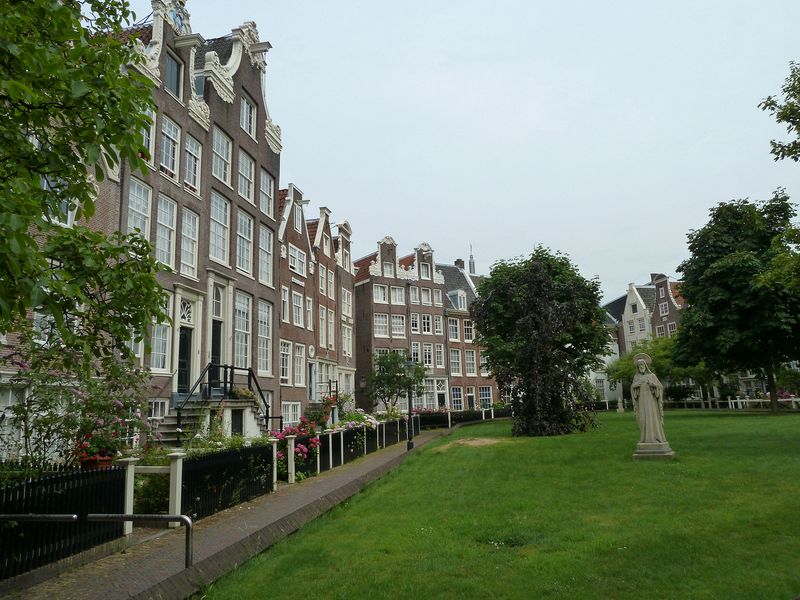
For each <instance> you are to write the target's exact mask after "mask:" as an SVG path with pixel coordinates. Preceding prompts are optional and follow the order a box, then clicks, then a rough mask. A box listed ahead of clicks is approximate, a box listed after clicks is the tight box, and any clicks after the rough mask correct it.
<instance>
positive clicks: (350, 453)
mask: <svg viewBox="0 0 800 600" xmlns="http://www.w3.org/2000/svg"><path fill="white" fill-rule="evenodd" d="M342 435H343V436H344V462H346V463H349V462H350V461H351V460H354V459H356V458H358V457H359V456H364V430H363V429H362V428H360V427H359V428H358V429H345V430H344V431H343V432H342Z"/></svg>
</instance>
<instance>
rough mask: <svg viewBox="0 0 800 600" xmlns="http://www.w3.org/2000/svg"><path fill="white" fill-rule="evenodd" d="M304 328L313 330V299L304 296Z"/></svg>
mask: <svg viewBox="0 0 800 600" xmlns="http://www.w3.org/2000/svg"><path fill="white" fill-rule="evenodd" d="M306 328H307V329H308V330H309V331H314V299H313V298H312V297H311V296H306Z"/></svg>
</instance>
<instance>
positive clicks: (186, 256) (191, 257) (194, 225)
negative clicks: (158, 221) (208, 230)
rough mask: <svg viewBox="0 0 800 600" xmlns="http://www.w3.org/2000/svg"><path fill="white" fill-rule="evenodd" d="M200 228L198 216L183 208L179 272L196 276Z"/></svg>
mask: <svg viewBox="0 0 800 600" xmlns="http://www.w3.org/2000/svg"><path fill="white" fill-rule="evenodd" d="M199 230H200V217H199V216H198V215H197V214H196V213H194V212H192V211H191V210H189V209H188V208H184V209H183V219H182V221H181V273H183V274H184V275H188V276H189V277H197V238H198V234H199Z"/></svg>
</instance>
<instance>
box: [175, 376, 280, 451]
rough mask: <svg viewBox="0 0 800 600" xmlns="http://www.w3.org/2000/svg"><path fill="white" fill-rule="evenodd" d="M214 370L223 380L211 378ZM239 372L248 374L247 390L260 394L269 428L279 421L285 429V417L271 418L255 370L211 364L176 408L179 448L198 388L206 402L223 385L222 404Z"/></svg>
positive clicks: (220, 399)
mask: <svg viewBox="0 0 800 600" xmlns="http://www.w3.org/2000/svg"><path fill="white" fill-rule="evenodd" d="M212 369H213V370H215V372H217V373H219V370H221V371H222V379H214V380H212V379H211V378H210V374H211V372H212ZM237 372H240V373H246V374H247V388H248V389H249V390H251V391H253V392H254V393H257V394H258V398H259V399H260V400H261V406H262V407H263V411H264V422H265V424H266V425H267V427H268V428H269V423H270V421H278V429H279V430H282V429H283V416H280V417H273V416H270V407H269V403H268V402H267V398H266V396H265V395H264V390H262V389H261V384H260V383H259V381H258V377H256V374H255V373H254V372H253V369H252V368H250V367H234V366H233V365H222V364H218V363H213V362H210V363H208V364H207V365H206V366H205V367H204V368H203V370H202V372H201V373H200V376H199V377H198V378H197V381H195V382H194V385H193V386H192V387H191V389H190V390H189V393H188V394H186V396H185V397H184V399H183V402H181V403H180V405H179V406H177V407H176V408H175V413H176V421H177V424H176V428H177V444H178V446H180V445H181V443H182V438H183V410H184V409H185V408H186V404H187V403H188V402H189V400H191V398H192V396H193V395H194V394H195V392H196V391H197V389H198V388H200V389H201V393H200V397H201V398H203V399H204V400H205V401H206V402H208V401H210V400H211V390H212V389H213V387H214V384H215V383H221V384H222V385H221V386H220V387H221V389H222V396H220V398H219V402H222V400H224V399H225V398H227V397H228V395H229V394H230V391H231V389H233V387H234V377H235V375H236V373H237ZM207 377H208V381H207V382H205V383H204V381H203V380H204V379H206V378H207ZM203 385H206V388H205V390H203V388H202V386H203Z"/></svg>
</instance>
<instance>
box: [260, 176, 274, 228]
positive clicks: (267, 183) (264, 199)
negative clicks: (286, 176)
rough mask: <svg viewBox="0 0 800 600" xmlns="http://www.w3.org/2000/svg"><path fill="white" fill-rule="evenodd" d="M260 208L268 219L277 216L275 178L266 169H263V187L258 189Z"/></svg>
mask: <svg viewBox="0 0 800 600" xmlns="http://www.w3.org/2000/svg"><path fill="white" fill-rule="evenodd" d="M258 190H259V191H258V194H259V196H258V197H259V208H260V209H261V212H263V213H264V214H265V215H267V216H268V217H273V216H274V214H275V178H274V177H273V176H272V175H270V174H269V172H268V171H267V170H266V169H261V185H260V186H259V188H258Z"/></svg>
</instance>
